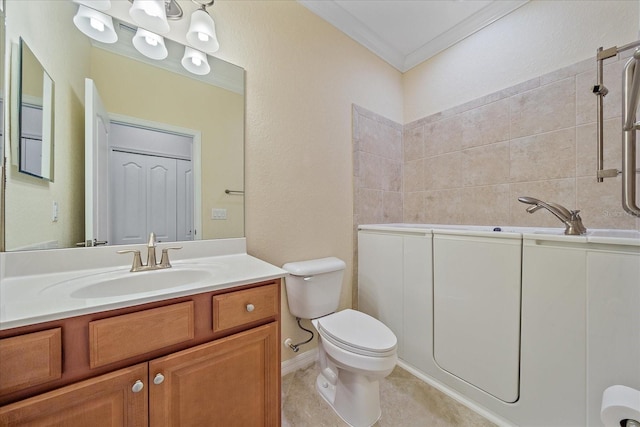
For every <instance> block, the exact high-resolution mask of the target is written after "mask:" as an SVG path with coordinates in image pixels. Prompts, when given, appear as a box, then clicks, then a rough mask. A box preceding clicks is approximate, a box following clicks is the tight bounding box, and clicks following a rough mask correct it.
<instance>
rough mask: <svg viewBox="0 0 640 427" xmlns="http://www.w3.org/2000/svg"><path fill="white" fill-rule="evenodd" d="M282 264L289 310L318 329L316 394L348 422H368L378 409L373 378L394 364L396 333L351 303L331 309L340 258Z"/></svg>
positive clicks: (341, 265)
mask: <svg viewBox="0 0 640 427" xmlns="http://www.w3.org/2000/svg"><path fill="white" fill-rule="evenodd" d="M282 268H283V269H285V270H286V271H288V272H289V274H290V276H288V277H286V279H285V283H286V288H287V300H288V302H289V311H290V312H291V314H293V315H294V316H296V317H299V318H301V319H312V321H311V323H312V324H313V326H314V327H315V328H316V330H317V331H318V334H319V336H318V353H319V362H320V374H319V375H318V379H317V381H316V388H317V389H318V391H319V392H320V395H321V396H322V397H323V398H324V399H325V400H326V401H327V402H328V403H329V404H330V405H331V407H333V409H334V410H335V411H336V413H337V414H338V415H339V416H340V417H341V418H342V419H343V420H344V421H345V422H347V423H348V424H349V425H351V426H355V427H365V426H371V425H373V424H374V423H375V422H376V421H377V420H378V419H379V418H380V414H381V412H380V391H379V387H378V384H379V380H380V379H382V378H384V377H386V376H387V375H389V374H390V373H391V371H392V370H393V368H394V367H395V365H396V360H397V355H396V346H397V342H398V341H397V339H396V336H395V335H394V333H393V332H392V331H391V330H390V329H389V328H388V327H387V326H385V325H384V324H383V323H382V322H380V321H378V320H377V319H374V318H373V317H371V316H369V315H367V314H364V313H361V312H359V311H355V310H351V309H346V310H342V311H338V312H336V310H337V309H338V304H339V301H340V293H341V289H342V276H343V274H344V269H345V263H344V261H342V260H340V259H338V258H333V257H331V258H322V259H314V260H310V261H301V262H291V263H288V264H285V265H284V266H283V267H282Z"/></svg>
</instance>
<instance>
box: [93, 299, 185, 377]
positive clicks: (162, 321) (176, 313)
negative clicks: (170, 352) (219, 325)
mask: <svg viewBox="0 0 640 427" xmlns="http://www.w3.org/2000/svg"><path fill="white" fill-rule="evenodd" d="M193 337H194V320H193V302H192V301H188V302H183V303H179V304H173V305H169V306H166V307H159V308H154V309H150V310H144V311H139V312H137V313H131V314H125V315H122V316H116V317H111V318H108V319H102V320H96V321H93V322H89V365H90V366H91V368H96V367H98V366H103V365H107V364H109V363H113V362H117V361H119V360H124V359H127V358H129V357H134V356H138V355H141V354H144V353H147V352H149V351H153V350H158V349H160V348H163V347H167V346H170V345H173V344H178V343H181V342H184V341H188V340H191V339H193Z"/></svg>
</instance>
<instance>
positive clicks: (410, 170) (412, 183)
mask: <svg viewBox="0 0 640 427" xmlns="http://www.w3.org/2000/svg"><path fill="white" fill-rule="evenodd" d="M403 185H404V191H405V192H409V193H410V192H415V191H423V190H424V159H420V160H413V161H411V162H407V163H405V164H404V170H403Z"/></svg>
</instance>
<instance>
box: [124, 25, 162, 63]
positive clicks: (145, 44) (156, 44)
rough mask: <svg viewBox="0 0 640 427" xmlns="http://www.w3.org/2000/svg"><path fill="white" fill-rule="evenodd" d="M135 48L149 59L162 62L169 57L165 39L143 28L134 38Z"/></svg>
mask: <svg viewBox="0 0 640 427" xmlns="http://www.w3.org/2000/svg"><path fill="white" fill-rule="evenodd" d="M133 46H134V47H135V48H136V49H137V50H138V52H140V53H141V54H143V55H144V56H146V57H147V58H151V59H157V60H160V59H165V58H166V57H167V55H169V51H168V50H167V47H166V46H165V44H164V38H163V37H162V36H160V35H158V34H155V33H152V32H151V31H147V30H145V29H142V28H138V30H137V31H136V35H135V36H133Z"/></svg>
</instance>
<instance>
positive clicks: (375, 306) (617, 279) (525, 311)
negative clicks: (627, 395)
mask: <svg viewBox="0 0 640 427" xmlns="http://www.w3.org/2000/svg"><path fill="white" fill-rule="evenodd" d="M639 277H640V232H638V231H637V230H590V231H588V233H587V234H586V235H582V236H565V235H564V228H531V227H510V226H463V225H441V224H372V225H361V226H359V228H358V308H359V309H360V310H361V311H364V312H365V313H368V314H370V315H372V316H374V317H377V318H378V319H380V320H381V321H382V322H383V323H385V324H387V326H389V327H390V328H391V329H392V330H393V331H394V333H395V334H396V336H397V337H398V354H399V358H400V361H399V364H400V365H401V366H403V367H404V368H405V369H407V370H409V371H410V372H412V373H414V374H415V375H416V376H418V377H419V378H421V379H423V380H424V381H426V382H428V383H430V384H431V385H433V386H435V387H437V388H438V389H440V390H441V391H443V392H445V393H446V394H448V395H450V396H452V397H454V398H455V399H457V400H459V401H461V402H462V403H464V404H466V405H467V406H469V407H470V408H472V409H474V410H475V411H476V412H478V413H480V414H481V415H483V416H485V417H486V418H488V419H490V420H491V421H493V422H495V423H497V424H499V425H554V426H576V425H580V426H583V425H589V426H590V425H594V426H600V425H602V423H601V422H600V418H599V410H600V400H601V397H602V391H603V390H604V389H605V388H606V387H608V386H610V385H614V384H617V383H624V384H625V385H627V386H630V387H634V388H640V370H639V369H638V368H637V360H640V338H639V337H638V326H637V325H638V324H640V317H639V316H640V315H638V314H637V313H638V310H637V304H638V303H639V302H640V287H639V286H638V284H637V282H638V278H639ZM608 349H611V350H610V351H615V355H614V356H612V355H610V354H609V353H608V351H609V350H608ZM585 390H586V392H585Z"/></svg>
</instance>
